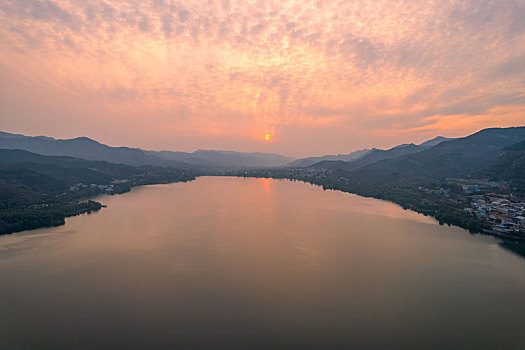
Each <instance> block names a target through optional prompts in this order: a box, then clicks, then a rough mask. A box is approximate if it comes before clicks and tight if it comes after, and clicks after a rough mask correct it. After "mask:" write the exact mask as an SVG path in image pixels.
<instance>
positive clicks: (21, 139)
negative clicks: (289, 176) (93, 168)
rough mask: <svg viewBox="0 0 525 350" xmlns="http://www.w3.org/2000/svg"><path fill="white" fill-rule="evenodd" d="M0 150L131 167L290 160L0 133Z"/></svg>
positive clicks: (274, 163)
mask: <svg viewBox="0 0 525 350" xmlns="http://www.w3.org/2000/svg"><path fill="white" fill-rule="evenodd" d="M0 149H21V150H25V151H29V152H33V153H38V154H42V155H48V156H70V157H76V158H82V159H86V160H99V161H107V162H111V163H120V164H126V165H132V166H143V165H150V166H172V167H178V168H191V169H197V170H204V169H222V168H225V169H226V168H227V169H232V168H234V169H242V168H254V167H275V166H283V165H285V164H287V163H289V162H290V161H292V160H293V158H288V157H284V156H281V155H278V154H269V153H241V152H230V151H212V150H199V151H195V152H193V153H186V152H171V151H160V152H156V151H145V150H142V149H140V148H129V147H110V146H107V145H104V144H101V143H99V142H97V141H95V140H92V139H89V138H87V137H78V138H74V139H66V140H57V139H54V138H51V137H45V136H36V137H32V136H24V135H18V134H10V133H6V132H0Z"/></svg>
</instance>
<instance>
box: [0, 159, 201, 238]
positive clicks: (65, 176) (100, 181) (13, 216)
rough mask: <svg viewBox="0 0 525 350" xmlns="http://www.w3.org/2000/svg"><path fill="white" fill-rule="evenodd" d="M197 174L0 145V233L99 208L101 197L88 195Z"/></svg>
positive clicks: (58, 222)
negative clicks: (96, 199)
mask: <svg viewBox="0 0 525 350" xmlns="http://www.w3.org/2000/svg"><path fill="white" fill-rule="evenodd" d="M193 179H195V176H194V175H193V174H192V173H191V172H190V171H188V170H183V169H177V168H173V167H155V166H141V167H133V166H129V165H125V164H115V163H109V162H105V161H92V160H85V159H80V158H73V157H68V156H44V155H41V154H35V153H30V152H27V151H24V150H19V149H14V150H11V149H0V235H1V234H7V233H12V232H18V231H23V230H28V229H33V228H38V227H46V226H56V225H61V224H63V223H64V219H65V217H68V216H72V215H77V214H80V213H84V212H90V211H93V210H99V209H100V208H101V207H102V205H101V204H100V203H97V202H94V201H91V200H87V199H88V198H91V197H93V196H96V195H99V194H116V193H123V192H126V191H129V190H130V189H131V188H132V187H134V186H139V185H149V184H158V183H169V182H178V181H189V180H193ZM86 200H87V201H86Z"/></svg>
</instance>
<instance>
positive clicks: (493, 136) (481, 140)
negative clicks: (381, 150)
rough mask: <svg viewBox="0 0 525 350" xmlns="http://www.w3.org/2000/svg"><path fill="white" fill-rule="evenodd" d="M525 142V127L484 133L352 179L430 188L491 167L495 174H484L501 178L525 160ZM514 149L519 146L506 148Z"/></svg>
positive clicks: (380, 164)
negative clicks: (432, 185)
mask: <svg viewBox="0 0 525 350" xmlns="http://www.w3.org/2000/svg"><path fill="white" fill-rule="evenodd" d="M524 140H525V127H514V128H491V129H484V130H481V131H479V132H477V133H475V134H472V135H470V136H467V137H463V138H459V139H454V140H449V141H446V142H440V143H438V144H437V145H435V146H433V147H430V148H426V149H423V150H419V151H417V152H415V153H412V154H405V155H402V156H399V157H397V158H393V159H383V160H380V161H377V162H375V163H372V164H368V165H366V166H363V167H360V168H358V169H355V170H353V171H349V172H348V177H349V178H350V179H351V180H352V181H353V182H355V183H391V184H398V185H408V184H426V183H430V182H433V181H435V180H438V179H445V178H460V177H468V176H473V175H475V174H478V175H479V174H482V173H480V172H481V171H482V170H483V169H485V168H487V167H492V171H488V170H487V172H486V173H484V174H485V175H487V176H491V177H497V174H502V173H503V172H504V171H506V169H504V168H503V167H508V166H510V165H512V164H514V163H513V162H514V161H516V160H517V159H518V158H519V157H521V156H522V150H521V147H523V145H522V143H523V141H524ZM511 145H515V146H512V147H510V148H506V147H508V146H511ZM412 148H414V147H412ZM520 150H521V151H520ZM520 152H521V153H520ZM520 159H521V158H520ZM498 161H499V162H500V165H498V163H497V162H498ZM521 161H523V160H521ZM356 162H357V161H356ZM350 164H351V163H350ZM347 169H348V168H346V169H343V170H347ZM514 169H515V170H514V175H513V176H518V177H519V176H521V177H523V178H525V173H521V174H516V172H520V171H521V170H520V169H521V168H520V166H519V165H516V167H515V168H514Z"/></svg>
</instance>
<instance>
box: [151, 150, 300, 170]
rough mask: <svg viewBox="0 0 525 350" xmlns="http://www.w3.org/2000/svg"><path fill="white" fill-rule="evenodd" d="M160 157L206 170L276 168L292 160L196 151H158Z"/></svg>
mask: <svg viewBox="0 0 525 350" xmlns="http://www.w3.org/2000/svg"><path fill="white" fill-rule="evenodd" d="M155 153H156V154H158V155H159V156H160V157H162V158H163V159H166V160H171V161H180V162H184V163H187V164H190V165H193V166H201V167H208V168H210V167H211V168H224V169H231V168H241V169H242V168H260V167H278V166H283V165H285V164H288V163H289V162H290V161H292V160H293V158H289V157H285V156H282V155H280V154H271V153H259V152H254V153H242V152H233V151H214V150H198V151H195V152H193V153H186V152H172V151H160V152H155Z"/></svg>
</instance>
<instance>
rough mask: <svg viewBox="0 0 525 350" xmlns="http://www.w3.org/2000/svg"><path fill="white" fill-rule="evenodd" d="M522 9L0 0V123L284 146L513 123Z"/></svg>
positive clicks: (523, 99) (137, 141) (181, 145)
mask: <svg viewBox="0 0 525 350" xmlns="http://www.w3.org/2000/svg"><path fill="white" fill-rule="evenodd" d="M523 18H525V2H523V1H510V0H509V1H506V0H502V1H498V2H494V1H488V0H487V1H485V0H467V1H442V0H440V1H403V0H401V1H391V0H381V1H363V0H359V1H351V2H350V1H321V0H317V1H308V0H306V1H262V0H257V1H252V0H247V1H230V0H222V1H214V0H192V1H167V0H166V1H163V0H153V1H117V0H115V1H96V0H95V1H88V2H86V1H73V0H69V1H66V0H6V1H3V2H2V3H0V49H1V52H2V54H0V77H2V79H1V81H0V108H1V110H0V112H1V114H2V118H1V119H2V120H1V122H0V127H1V128H3V129H5V130H12V131H20V132H25V133H30V134H31V133H36V134H39V133H47V134H51V135H56V136H74V135H81V134H84V135H85V134H89V135H90V136H94V137H95V138H98V139H102V140H103V141H106V142H109V143H112V144H118V143H125V144H133V145H140V146H143V147H148V148H172V149H192V148H197V147H199V146H200V147H212V148H235V149H242V150H255V149H257V150H272V151H280V152H282V153H288V154H296V155H299V154H307V153H324V152H339V153H340V152H346V151H351V150H352V149H355V148H359V147H366V146H372V145H374V146H377V145H379V146H387V145H391V144H395V143H397V142H405V141H419V140H422V139H424V138H426V137H430V136H435V135H437V134H445V135H450V136H454V135H463V134H466V133H469V132H472V131H476V130H478V129H480V128H483V127H487V126H509V125H519V124H521V125H523V124H525V123H524V121H525V21H524V20H523ZM265 133H271V134H272V135H275V137H274V140H275V142H274V143H273V144H271V145H268V144H266V145H265V144H263V143H262V142H261V140H262V138H263V136H264V135H265Z"/></svg>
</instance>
